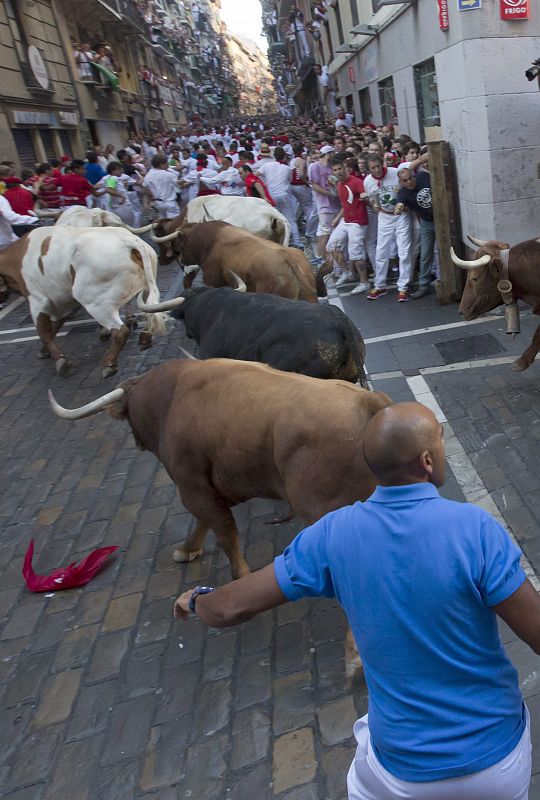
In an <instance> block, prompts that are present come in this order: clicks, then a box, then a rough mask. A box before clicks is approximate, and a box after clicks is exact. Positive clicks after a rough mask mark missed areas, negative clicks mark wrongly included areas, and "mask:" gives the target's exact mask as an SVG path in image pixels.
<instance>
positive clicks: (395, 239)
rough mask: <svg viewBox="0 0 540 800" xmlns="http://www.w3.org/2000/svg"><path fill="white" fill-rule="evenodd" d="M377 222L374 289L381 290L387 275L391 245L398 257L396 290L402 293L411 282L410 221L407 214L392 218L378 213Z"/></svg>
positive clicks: (389, 215)
mask: <svg viewBox="0 0 540 800" xmlns="http://www.w3.org/2000/svg"><path fill="white" fill-rule="evenodd" d="M378 216H379V219H378V221H377V251H376V255H375V289H383V288H384V286H385V284H386V276H387V274H388V260H389V259H390V258H392V251H393V245H394V244H395V245H396V246H397V252H398V256H399V278H398V282H397V286H398V289H399V290H400V291H403V290H405V289H406V288H407V286H408V284H409V281H410V280H411V273H412V254H411V249H412V248H411V220H410V218H409V215H408V214H401V215H400V216H394V215H393V214H383V213H382V212H381V213H379V215H378Z"/></svg>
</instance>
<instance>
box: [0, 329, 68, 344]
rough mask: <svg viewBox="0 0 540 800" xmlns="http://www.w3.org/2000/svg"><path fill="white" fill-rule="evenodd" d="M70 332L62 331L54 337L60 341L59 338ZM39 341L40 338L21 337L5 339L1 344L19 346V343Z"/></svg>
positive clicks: (0, 341)
mask: <svg viewBox="0 0 540 800" xmlns="http://www.w3.org/2000/svg"><path fill="white" fill-rule="evenodd" d="M68 333H69V331H61V332H60V333H57V334H56V336H55V337H54V338H55V339H58V337H59V336H67V335H68ZM35 341H39V336H21V337H19V338H18V339H4V340H0V344H17V343H18V342H35Z"/></svg>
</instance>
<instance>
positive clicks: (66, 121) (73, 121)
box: [58, 111, 79, 125]
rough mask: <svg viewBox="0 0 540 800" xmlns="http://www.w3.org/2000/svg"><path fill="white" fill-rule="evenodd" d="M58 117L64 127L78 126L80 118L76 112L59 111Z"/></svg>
mask: <svg viewBox="0 0 540 800" xmlns="http://www.w3.org/2000/svg"><path fill="white" fill-rule="evenodd" d="M58 117H59V119H60V122H61V123H62V125H78V124H79V117H78V115H77V112H76V111H59V112H58Z"/></svg>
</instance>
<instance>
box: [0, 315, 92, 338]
mask: <svg viewBox="0 0 540 800" xmlns="http://www.w3.org/2000/svg"><path fill="white" fill-rule="evenodd" d="M89 322H94V323H95V324H96V327H97V322H96V321H95V319H93V318H92V317H87V318H86V319H72V320H69V321H68V322H65V323H64V326H63V327H64V328H72V327H73V326H74V325H88V323H89ZM35 329H36V326H35V325H21V327H20V328H8V329H6V330H2V329H1V328H0V336H7V335H8V334H10V333H24V331H35ZM60 335H63V336H65V334H59V333H58V334H57V336H60Z"/></svg>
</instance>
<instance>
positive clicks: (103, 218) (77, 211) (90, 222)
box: [39, 206, 152, 235]
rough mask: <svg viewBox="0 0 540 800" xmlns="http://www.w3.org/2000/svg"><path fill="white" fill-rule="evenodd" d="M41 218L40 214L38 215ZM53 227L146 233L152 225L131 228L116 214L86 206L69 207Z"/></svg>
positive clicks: (57, 218)
mask: <svg viewBox="0 0 540 800" xmlns="http://www.w3.org/2000/svg"><path fill="white" fill-rule="evenodd" d="M39 216H41V214H40V215H39ZM55 225H70V226H71V227H72V228H106V227H111V228H125V229H126V230H127V231H130V233H136V234H138V235H140V234H141V233H148V231H149V230H151V228H152V225H151V224H150V225H143V227H142V228H132V227H131V225H128V224H127V223H126V222H124V221H123V220H122V219H120V217H119V216H118V215H117V214H113V212H112V211H106V210H105V209H103V208H87V207H86V206H69V208H66V209H64V211H62V213H61V214H60V215H59V216H57V217H56V222H55Z"/></svg>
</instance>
